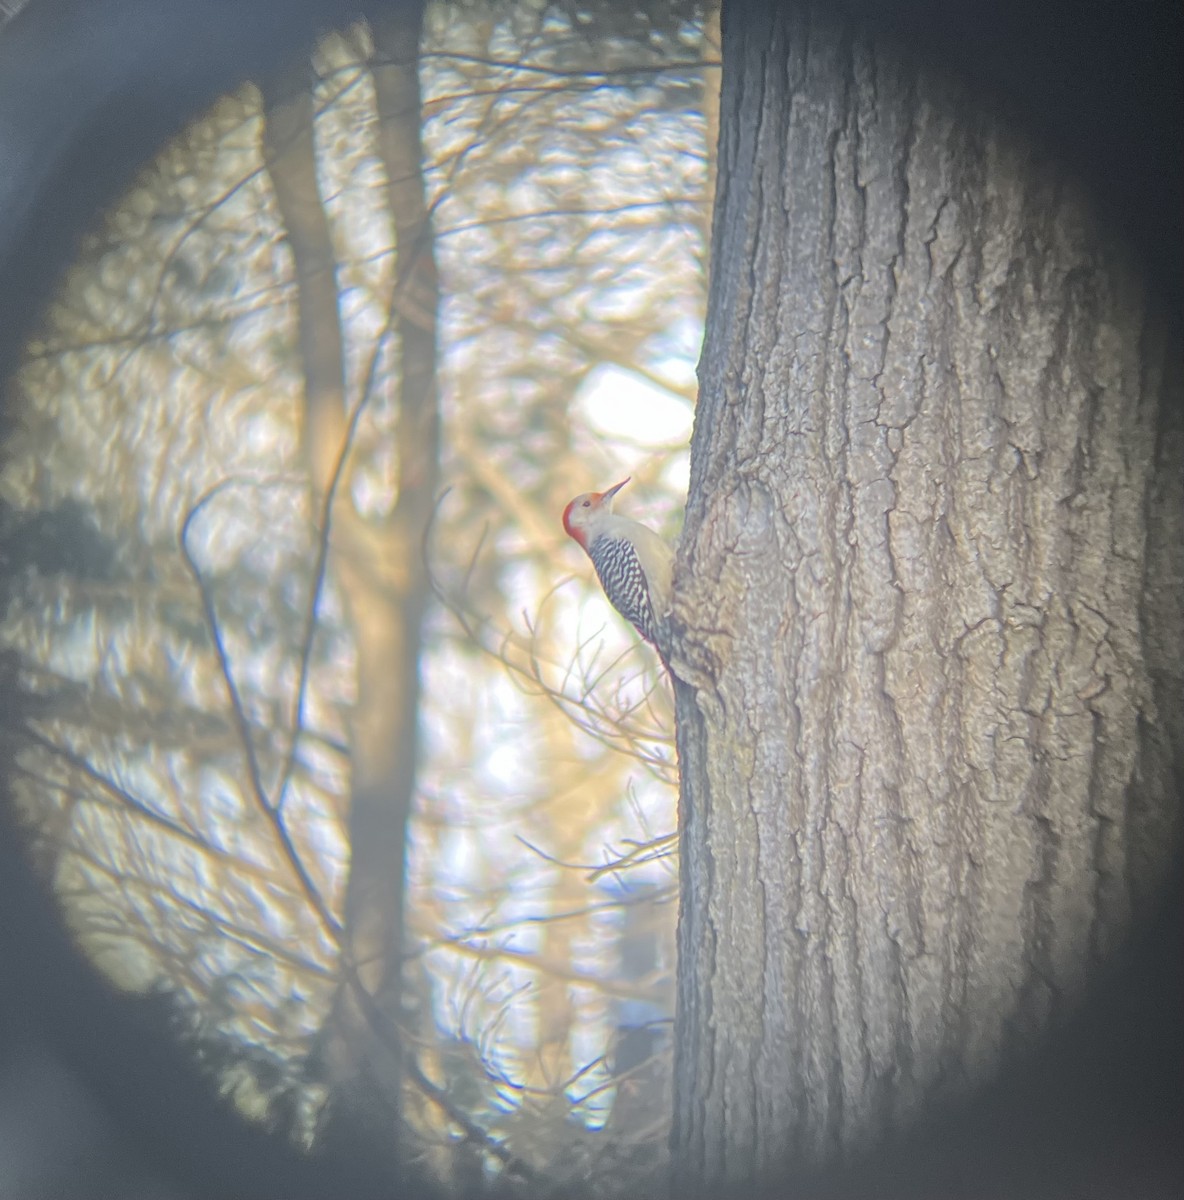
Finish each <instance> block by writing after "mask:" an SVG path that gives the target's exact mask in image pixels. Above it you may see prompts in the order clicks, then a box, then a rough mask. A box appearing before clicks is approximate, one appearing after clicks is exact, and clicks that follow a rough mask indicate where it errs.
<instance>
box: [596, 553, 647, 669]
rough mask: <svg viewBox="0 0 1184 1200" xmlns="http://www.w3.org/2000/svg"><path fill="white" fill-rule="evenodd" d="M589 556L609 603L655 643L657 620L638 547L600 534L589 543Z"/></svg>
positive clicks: (643, 635) (642, 634) (644, 636)
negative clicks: (634, 547)
mask: <svg viewBox="0 0 1184 1200" xmlns="http://www.w3.org/2000/svg"><path fill="white" fill-rule="evenodd" d="M588 557H589V558H591V559H592V565H593V566H594V567H595V568H596V574H597V575H598V576H599V578H600V586H601V587H602V588H604V594H605V595H606V596H607V597H608V599H609V603H610V604H611V605H612V606H613V608H615V609H616V610H617V612H619V613H620V614H621V616H623V617H624V618H625V619H626V620H627V621H630V622H632V624H633V626H634V628H635V629H636V630H637V632H638V633H640V634H641V636H642V637H643V638H645V640H646V641H647V642H649V643H650V645H651V646H657V644H658V623H657V621H656V620H655V619H654V606H653V604H652V603H651V601H650V589H649V587H648V585H647V584H646V579H645V571H643V570H642V568H641V563H640V562H639V561H638V559H637V551H636V550H634V549H633V546H632V545H631V544H630V543H629V542H627V541H625V540H624V539H623V538H611V537H604V536H601V537H598V538H597V539H596V540H595V541H594V542H593V543H592V545H591V546H589V547H588Z"/></svg>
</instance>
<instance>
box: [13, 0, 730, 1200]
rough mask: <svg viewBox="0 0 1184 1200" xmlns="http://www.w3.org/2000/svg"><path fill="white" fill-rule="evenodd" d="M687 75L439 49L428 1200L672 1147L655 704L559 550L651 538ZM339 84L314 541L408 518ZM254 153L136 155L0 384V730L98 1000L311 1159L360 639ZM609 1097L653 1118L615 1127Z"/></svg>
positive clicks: (616, 22) (617, 29)
mask: <svg viewBox="0 0 1184 1200" xmlns="http://www.w3.org/2000/svg"><path fill="white" fill-rule="evenodd" d="M701 51H702V33H701V14H700V13H699V11H698V10H697V9H696V8H694V7H691V6H685V5H680V4H677V3H668V4H665V3H664V4H650V5H639V6H636V7H635V8H634V9H632V10H628V9H624V8H622V7H621V6H619V5H615V4H610V3H607V2H606V3H582V4H578V5H576V4H570V5H569V4H557V5H548V6H542V5H539V6H530V5H522V4H502V5H497V4H487V3H483V2H482V3H471V4H464V5H454V4H447V5H444V4H441V5H438V6H436V7H434V8H432V9H430V10H429V14H428V22H427V36H426V41H425V45H424V47H423V54H422V58H421V63H420V79H421V85H422V87H423V90H424V95H425V111H424V114H423V125H422V136H423V138H424V145H425V158H426V161H425V163H424V174H423V188H424V190H425V193H426V197H427V200H428V202H429V206H430V210H431V214H432V221H433V225H434V236H435V254H436V260H437V263H438V265H439V271H440V286H441V296H442V311H441V314H440V325H439V338H440V346H441V357H440V362H439V365H438V369H439V388H440V396H441V412H442V420H443V449H442V456H443V460H442V471H443V477H444V480H445V482H446V484H447V485H448V488H449V490H448V491H447V493H446V494H445V495H444V496H443V498H442V499H441V501H440V504H439V506H438V509H437V512H436V516H435V520H434V524H433V528H432V531H431V538H430V540H429V542H428V545H427V547H426V553H427V563H428V569H429V570H430V572H431V575H432V578H433V581H434V585H435V587H436V590H437V593H438V596H439V598H440V601H441V602H440V603H439V605H438V606H437V607H436V608H435V610H434V611H433V612H432V613H431V615H430V617H429V620H428V626H427V630H426V633H425V638H424V644H423V645H422V647H420V648H419V672H420V677H421V678H422V680H423V685H424V700H423V704H422V708H421V711H420V716H419V720H420V729H421V732H422V750H421V757H420V761H419V762H418V763H417V764H411V765H409V767H408V769H411V768H412V767H414V768H415V769H416V772H417V774H416V789H415V797H416V799H415V812H414V816H413V819H412V822H411V827H410V829H409V830H408V836H409V851H408V885H407V886H408V902H407V914H408V915H407V920H406V926H407V929H406V937H407V956H408V961H407V964H406V966H405V970H404V981H405V987H406V989H407V992H408V1001H407V1004H406V1005H405V1009H406V1012H407V1014H408V1015H407V1021H406V1025H405V1028H404V1029H403V1032H402V1037H403V1039H404V1040H405V1041H406V1043H407V1045H408V1046H410V1047H411V1050H410V1053H411V1054H412V1055H413V1058H414V1070H413V1071H412V1072H411V1074H410V1076H409V1078H408V1081H407V1084H406V1086H407V1089H408V1092H407V1095H408V1102H407V1104H406V1106H405V1112H404V1119H405V1121H406V1123H407V1125H408V1126H409V1127H410V1129H411V1130H412V1131H413V1134H414V1138H415V1143H414V1144H415V1145H416V1146H418V1147H419V1149H418V1150H417V1151H416V1153H417V1154H419V1155H420V1156H421V1157H422V1158H423V1159H424V1160H425V1161H429V1162H430V1163H432V1165H433V1169H435V1170H436V1171H437V1173H438V1174H439V1175H440V1176H441V1177H444V1178H451V1179H453V1180H455V1181H457V1182H458V1184H459V1183H463V1182H464V1181H465V1180H469V1181H471V1180H472V1179H473V1178H476V1177H477V1176H480V1175H482V1174H489V1173H493V1174H496V1173H498V1172H505V1173H506V1175H507V1177H513V1176H521V1177H528V1178H537V1177H544V1178H546V1179H548V1180H550V1181H552V1182H554V1183H557V1184H563V1185H564V1186H570V1187H571V1188H575V1186H576V1184H577V1183H578V1184H579V1185H580V1186H581V1187H582V1186H585V1185H587V1186H591V1181H592V1180H597V1181H598V1182H597V1186H596V1188H595V1190H596V1191H597V1192H598V1193H602V1194H608V1193H611V1192H613V1191H614V1190H617V1191H619V1194H622V1195H627V1194H633V1192H631V1190H630V1189H631V1188H633V1189H635V1185H636V1184H637V1181H638V1180H639V1179H640V1178H641V1177H642V1176H643V1175H645V1174H646V1173H647V1172H649V1171H653V1170H656V1169H659V1167H660V1164H661V1159H662V1155H663V1154H664V1143H665V1132H666V1123H667V1121H668V1109H669V1104H668V1099H664V1096H665V1092H664V1089H665V1088H667V1087H668V1038H666V1037H665V1034H664V1032H663V1031H664V1030H665V1029H666V1028H667V1025H668V1021H669V1018H670V1016H671V1006H672V1000H671V996H672V970H673V965H674V964H673V912H674V908H675V906H674V904H673V903H672V901H673V899H674V895H675V891H676V883H675V880H676V871H675V866H674V862H673V858H672V855H673V853H674V842H673V834H672V831H673V828H674V786H675V781H676V768H675V764H674V754H673V740H672V728H671V726H672V712H671V704H670V698H669V694H668V685H667V683H666V681H665V680H664V679H663V678H662V677H661V675H660V673H659V668H658V665H657V663H656V660H655V659H654V658H653V656H652V655H651V653H650V651H649V650H648V648H646V647H643V646H641V645H639V644H638V643H637V642H636V641H635V640H634V638H633V635H632V633H631V631H630V630H629V629H628V628H627V627H626V626H625V625H624V624H623V622H620V621H619V619H618V618H617V617H616V616H615V614H612V613H611V612H610V610H608V608H607V605H606V604H605V602H604V601H603V598H602V597H601V596H600V595H599V592H598V591H597V589H596V588H595V584H594V580H593V579H592V577H591V572H590V570H589V569H588V567H587V564H586V562H584V561H583V560H582V558H581V556H580V555H579V553H578V551H577V550H576V549H575V547H574V546H572V545H571V544H570V543H568V542H567V541H566V539H564V537H563V534H562V530H561V529H560V527H559V523H558V514H559V512H560V511H561V509H562V507H563V505H564V503H565V502H566V500H567V499H568V498H569V497H570V496H571V495H572V494H574V493H575V492H578V491H582V490H585V489H587V488H589V487H594V486H603V485H606V484H607V483H611V482H615V481H616V480H617V479H620V478H622V477H624V476H625V475H627V474H632V476H633V479H634V483H633V484H632V485H631V486H630V489H629V490H628V492H626V493H625V495H624V496H623V497H622V499H623V501H624V503H623V507H627V508H628V509H629V511H631V512H633V513H635V514H636V515H638V516H639V517H642V518H643V519H646V520H647V521H649V522H650V523H651V524H654V525H656V526H661V527H662V528H663V530H664V532H666V533H667V534H673V532H674V529H675V526H676V516H675V514H676V513H677V511H678V509H679V508H680V506H681V497H680V492H681V490H682V489H683V488H684V487H685V478H686V459H685V444H686V440H687V437H688V434H689V428H690V411H691V405H692V403H693V397H694V378H693V365H694V358H695V356H696V354H697V347H698V340H699V337H700V332H701V325H702V319H703V307H704V260H705V254H706V248H705V233H704V231H705V228H706V219H705V214H706V211H707V202H706V197H705V182H706V180H707V178H708V171H707V163H706V151H705V139H704V128H705V126H704V117H703V93H704V86H705V84H704V79H705V72H704V70H703V68H702V66H701V61H702V59H701ZM372 54H373V49H372V45H371V41H370V38H369V36H368V33H367V31H366V29H365V28H364V27H359V28H356V29H353V30H349V31H345V32H343V33H338V34H333V35H330V36H329V37H327V38H326V39H325V40H324V42H323V43H322V45H321V46H320V47H319V49H318V51H317V55H316V58H315V67H316V79H315V85H314V89H313V98H314V105H315V112H316V119H315V142H316V152H317V170H318V183H319V187H320V192H321V196H322V198H323V206H324V210H325V214H326V216H327V219H328V223H329V229H330V232H331V236H332V241H333V247H334V251H335V254H336V258H337V278H338V289H339V296H340V299H339V309H340V313H341V321H342V327H343V331H344V335H345V374H346V394H347V400H348V402H349V403H350V404H351V405H354V404H357V405H360V407H359V408H358V413H359V420H358V422H357V426H356V430H355V432H354V435H353V438H352V441H351V444H350V447H349V450H350V469H349V472H348V478H347V480H346V486H345V492H346V495H345V496H344V499H343V501H342V502H343V503H346V504H348V505H349V506H350V507H351V509H352V511H353V512H354V513H356V514H357V515H358V516H359V517H360V518H361V519H362V520H363V521H367V520H369V521H380V520H382V519H383V516H384V514H386V513H388V512H389V511H390V510H391V507H392V505H393V504H394V503H395V501H396V499H397V496H398V494H399V486H400V480H399V478H398V475H397V468H396V461H397V460H396V456H395V455H394V453H393V447H392V438H393V436H394V430H395V429H396V427H397V418H398V414H399V389H400V380H399V377H398V369H397V355H396V354H395V350H396V349H397V347H394V348H392V346H391V339H390V337H389V336H388V335H389V328H390V311H391V305H392V303H394V301H393V299H392V289H393V288H394V281H393V275H392V270H393V268H392V262H393V257H394V253H393V252H394V243H393V233H392V224H391V219H390V214H389V212H388V211H387V208H386V196H387V193H386V191H385V184H386V182H387V181H386V180H385V177H384V171H383V167H382V161H381V157H380V155H379V154H378V152H377V151H376V148H375V139H376V136H377V125H378V120H379V118H378V114H377V111H376V107H375V93H374V84H373V79H372V76H371V74H370V70H369V65H368V64H369V59H370V57H371V55H372ZM710 74H712V75H714V74H716V72H711V73H710ZM262 124H263V113H262V107H261V101H260V97H259V94H258V92H257V90H256V89H255V88H254V87H250V86H248V87H245V88H243V89H242V90H240V91H239V92H238V93H236V94H235V95H232V96H228V97H226V98H225V99H223V100H222V101H221V102H220V103H219V104H218V105H216V106H215V108H214V109H213V110H211V111H210V112H209V113H207V114H206V115H205V116H203V117H202V118H201V119H199V120H197V121H196V122H194V124H193V125H192V126H191V127H190V128H189V129H188V130H187V131H186V132H185V133H184V134H183V135H181V136H180V137H178V138H177V139H176V140H175V141H174V142H173V143H172V144H170V145H169V146H168V147H166V148H165V149H164V150H163V151H162V153H161V154H160V155H159V157H158V158H157V159H156V160H155V162H154V163H153V164H152V165H151V166H149V167H147V168H146V169H145V170H144V171H143V172H142V173H141V175H140V177H139V178H138V180H137V181H136V183H135V185H134V186H133V187H132V189H131V190H130V191H129V192H128V194H127V195H126V196H125V197H124V199H123V200H122V202H121V203H120V204H119V206H118V207H117V208H116V209H115V210H114V211H112V212H111V213H110V214H109V215H108V216H107V218H106V219H105V220H104V222H103V223H102V225H101V226H100V227H98V228H96V229H95V230H94V232H93V233H92V234H91V235H90V236H89V238H88V239H87V241H86V243H85V246H84V247H83V250H82V253H81V256H80V258H79V261H78V263H77V266H76V267H75V268H74V269H73V271H72V272H71V274H70V276H69V278H68V280H67V281H66V283H65V284H64V286H63V288H62V289H61V291H60V293H59V295H58V297H57V299H56V301H55V302H54V304H53V306H52V308H51V310H50V311H49V312H48V313H47V315H46V319H45V322H44V325H43V328H42V329H41V331H40V333H39V334H38V336H37V337H36V338H35V339H34V340H33V341H32V342H30V344H29V345H28V348H27V355H26V358H25V362H24V365H23V367H22V369H21V371H20V374H19V376H18V377H17V378H16V379H15V380H14V381H13V382H12V384H11V387H10V397H9V399H10V408H11V410H12V412H13V413H14V416H15V423H14V427H13V429H12V431H11V433H10V434H9V436H8V438H7V441H6V443H5V445H4V448H3V459H2V464H0V562H2V563H3V566H4V586H5V589H6V590H5V592H4V595H3V597H2V598H3V602H4V604H3V616H2V621H0V644H2V646H3V649H4V651H5V656H6V657H5V663H6V674H8V675H12V676H14V677H15V678H16V679H17V680H18V681H19V684H20V686H21V688H22V690H23V691H24V693H25V695H26V701H27V702H26V703H25V704H24V705H23V706H18V707H16V708H13V709H12V711H11V712H10V713H9V715H8V718H7V720H6V723H5V725H4V727H3V728H2V729H0V736H2V737H3V738H4V739H5V741H6V743H8V744H9V745H10V746H11V747H12V749H13V756H14V761H15V763H16V767H15V778H14V780H13V784H14V794H15V795H16V797H17V801H18V803H19V806H20V811H21V813H22V816H23V819H24V821H25V823H26V825H27V827H28V829H29V831H30V836H31V842H32V848H33V852H34V854H35V856H36V859H37V861H38V862H39V863H41V864H43V865H44V867H45V869H46V871H47V872H48V873H49V875H50V877H51V878H52V880H53V883H54V886H55V888H56V891H57V894H58V895H59V897H60V899H61V903H62V906H63V911H64V914H65V917H66V920H67V921H68V923H69V925H70V927H71V928H72V929H73V931H74V932H75V934H76V936H77V938H78V940H79V942H80V944H81V945H82V946H83V947H85V949H86V950H87V952H88V953H89V954H91V955H92V956H93V958H94V959H95V961H96V962H97V963H98V964H99V965H100V966H101V967H102V968H103V969H104V970H105V971H106V972H107V973H108V975H109V976H110V977H111V979H112V980H114V981H115V982H116V983H117V984H118V985H119V986H121V987H124V988H127V989H133V990H137V991H145V990H155V991H161V992H164V993H167V995H168V996H169V997H170V1003H174V1004H175V1005H176V1011H177V1013H178V1017H177V1021H178V1028H179V1029H180V1030H181V1031H182V1036H184V1037H186V1038H187V1039H189V1040H190V1042H191V1043H192V1044H193V1046H194V1048H195V1052H196V1053H197V1055H198V1057H199V1058H200V1060H201V1061H202V1062H203V1063H205V1064H206V1065H207V1067H208V1068H209V1069H210V1071H211V1073H212V1074H213V1075H214V1076H215V1077H216V1078H217V1079H218V1081H219V1086H220V1087H222V1088H223V1090H225V1091H226V1092H227V1093H228V1094H230V1095H233V1096H234V1097H235V1099H236V1102H237V1103H238V1104H239V1105H240V1107H241V1108H242V1109H243V1111H244V1112H246V1113H249V1114H251V1115H253V1116H257V1117H260V1118H262V1119H267V1120H270V1121H272V1122H278V1123H279V1124H281V1125H283V1126H284V1127H286V1128H288V1129H289V1130H290V1131H291V1133H292V1135H293V1136H294V1137H295V1138H297V1139H298V1140H300V1141H302V1142H305V1143H307V1142H309V1141H310V1140H311V1139H312V1138H313V1137H314V1136H315V1131H316V1129H317V1125H318V1121H319V1120H320V1114H321V1109H322V1106H323V1104H324V1102H325V1098H326V1096H327V1094H328V1091H327V1087H326V1084H325V1082H324V1080H323V1079H322V1078H321V1077H320V1075H319V1073H318V1069H317V1055H316V1048H317V1044H318V1036H319V1035H320V1034H321V1032H322V1030H323V1026H324V1024H325V1022H326V1021H327V1020H328V1019H329V1015H330V1009H331V1005H332V997H333V995H334V993H335V990H336V988H337V987H338V985H339V984H340V977H341V960H340V945H341V922H342V920H343V908H342V903H343V895H344V888H345V883H346V880H347V878H348V871H349V862H350V848H349V844H348V828H347V824H346V816H347V813H348V811H349V804H350V780H351V758H350V729H351V714H352V711H353V706H354V705H355V704H356V702H357V689H356V682H355V676H356V668H357V654H358V642H357V637H356V630H355V629H354V628H353V627H352V626H351V618H350V613H351V609H350V604H349V596H348V594H347V591H346V589H347V584H346V583H345V582H344V581H343V577H342V576H341V574H340V572H339V571H338V570H337V569H336V568H335V565H334V561H333V560H332V559H330V561H329V565H328V570H327V572H326V573H325V576H324V579H323V581H320V580H319V576H318V562H319V556H320V554H321V552H322V548H323V547H322V540H321V539H322V535H324V536H325V537H328V536H329V535H328V533H327V532H326V530H325V523H324V522H322V521H321V520H320V515H319V513H318V510H317V504H316V500H315V498H314V495H313V492H312V490H311V489H310V486H309V479H308V469H307V464H306V463H305V461H304V459H303V456H302V453H301V446H300V428H301V420H302V392H303V382H302V378H301V369H300V357H299V353H298V348H297V337H298V332H297V312H296V303H297V296H296V289H295V284H294V278H293V262H292V255H291V252H290V248H289V244H288V240H287V237H286V231H285V228H284V225H283V221H282V219H281V217H280V215H279V212H278V210H277V206H276V203H275V198H274V195H273V193H272V190H271V187H270V183H269V179H268V175H267V172H266V169H265V164H264V162H263V158H262V150H261V145H262ZM14 713H17V714H19V715H13V714H14ZM638 1031H641V1032H638ZM622 1046H626V1047H628V1049H629V1053H628V1054H626V1055H625V1056H624V1057H621V1052H620V1047H622ZM614 1047H615V1048H616V1053H614ZM639 1048H640V1049H639ZM618 1058H620V1061H619V1062H618V1061H617V1059H618ZM622 1064H624V1065H622ZM626 1067H627V1068H628V1072H629V1074H628V1076H627V1077H626V1076H620V1075H619V1072H622V1071H625V1070H626ZM614 1070H615V1071H616V1072H618V1074H615V1073H614ZM630 1080H632V1081H633V1082H632V1083H630ZM627 1085H628V1086H627ZM630 1089H631V1093H630V1094H632V1095H633V1097H634V1100H635V1101H636V1100H637V1097H639V1096H640V1097H641V1108H640V1110H638V1111H640V1112H643V1113H646V1114H648V1118H649V1119H648V1123H647V1121H646V1120H639V1119H636V1117H631V1118H630V1119H629V1120H628V1122H623V1121H620V1120H618V1121H617V1122H615V1123H614V1120H613V1108H614V1104H615V1103H616V1100H617V1097H618V1093H620V1094H621V1095H624V1094H625V1092H626V1091H629V1090H630ZM577 1134H578V1136H577ZM573 1146H574V1147H577V1149H573ZM618 1168H619V1169H618ZM571 1194H575V1192H574V1191H573V1192H572V1193H571Z"/></svg>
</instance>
